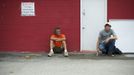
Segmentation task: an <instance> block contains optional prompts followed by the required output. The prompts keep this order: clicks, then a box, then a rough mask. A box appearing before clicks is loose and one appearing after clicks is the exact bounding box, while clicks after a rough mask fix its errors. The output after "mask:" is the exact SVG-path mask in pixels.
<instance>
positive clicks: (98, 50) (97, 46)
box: [96, 38, 100, 56]
mask: <svg viewBox="0 0 134 75" xmlns="http://www.w3.org/2000/svg"><path fill="white" fill-rule="evenodd" d="M96 51H97V53H96V56H98V55H99V52H100V49H99V38H98V39H97V43H96Z"/></svg>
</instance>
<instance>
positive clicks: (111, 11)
mask: <svg viewBox="0 0 134 75" xmlns="http://www.w3.org/2000/svg"><path fill="white" fill-rule="evenodd" d="M133 9H134V0H108V19H134V10H133Z"/></svg>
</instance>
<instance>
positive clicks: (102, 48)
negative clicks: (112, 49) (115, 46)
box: [99, 42, 107, 54]
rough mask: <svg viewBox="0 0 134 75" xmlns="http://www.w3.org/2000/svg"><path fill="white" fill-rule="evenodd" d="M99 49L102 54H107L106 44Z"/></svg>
mask: <svg viewBox="0 0 134 75" xmlns="http://www.w3.org/2000/svg"><path fill="white" fill-rule="evenodd" d="M99 49H100V51H102V54H106V52H107V50H106V48H105V43H104V42H103V43H100V44H99Z"/></svg>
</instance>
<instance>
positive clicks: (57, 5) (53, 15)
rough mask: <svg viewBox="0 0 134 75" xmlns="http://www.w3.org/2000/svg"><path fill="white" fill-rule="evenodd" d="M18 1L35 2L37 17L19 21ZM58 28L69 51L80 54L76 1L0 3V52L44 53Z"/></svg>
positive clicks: (6, 0) (14, 0) (10, 0)
mask: <svg viewBox="0 0 134 75" xmlns="http://www.w3.org/2000/svg"><path fill="white" fill-rule="evenodd" d="M21 1H34V2H35V10H36V12H35V13H36V16H34V17H22V16H21ZM57 26H58V27H61V28H62V32H63V33H65V34H66V36H67V44H68V49H69V51H79V50H80V1H79V0H0V51H4V52H7V51H8V52H47V51H48V50H49V36H50V34H52V32H53V29H54V28H55V27H57Z"/></svg>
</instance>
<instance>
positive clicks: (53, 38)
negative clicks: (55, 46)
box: [50, 37, 66, 41]
mask: <svg viewBox="0 0 134 75" xmlns="http://www.w3.org/2000/svg"><path fill="white" fill-rule="evenodd" d="M50 39H51V40H53V41H65V40H66V38H65V37H64V38H55V37H51V38H50Z"/></svg>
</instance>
